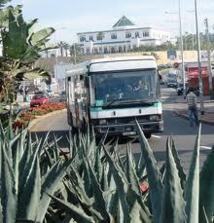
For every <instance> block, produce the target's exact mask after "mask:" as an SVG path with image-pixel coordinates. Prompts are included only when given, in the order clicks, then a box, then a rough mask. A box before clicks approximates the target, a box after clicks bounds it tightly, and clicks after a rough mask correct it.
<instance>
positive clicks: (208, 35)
mask: <svg viewBox="0 0 214 223" xmlns="http://www.w3.org/2000/svg"><path fill="white" fill-rule="evenodd" d="M204 23H205V28H206V37H207V59H208V60H207V62H208V65H207V66H208V73H209V93H210V98H211V99H212V97H213V92H212V91H213V83H212V66H211V58H210V57H211V52H210V33H209V25H208V19H207V18H206V19H205V20H204Z"/></svg>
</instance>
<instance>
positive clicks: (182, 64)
mask: <svg viewBox="0 0 214 223" xmlns="http://www.w3.org/2000/svg"><path fill="white" fill-rule="evenodd" d="M165 13H167V14H178V19H179V35H180V51H181V69H182V79H183V92H184V94H185V92H186V75H185V67H184V44H183V31H182V21H181V1H180V0H178V12H177V13H169V12H165Z"/></svg>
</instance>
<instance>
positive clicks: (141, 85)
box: [91, 69, 158, 106]
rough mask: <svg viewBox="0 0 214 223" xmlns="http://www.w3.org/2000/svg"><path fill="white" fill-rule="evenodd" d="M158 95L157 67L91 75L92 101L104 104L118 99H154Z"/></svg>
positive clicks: (100, 104) (95, 103)
mask: <svg viewBox="0 0 214 223" xmlns="http://www.w3.org/2000/svg"><path fill="white" fill-rule="evenodd" d="M157 97H158V89H157V71H156V70H155V69H149V70H142V71H131V72H117V73H113V72H112V73H100V74H98V73H96V74H92V75H91V103H92V105H96V106H102V105H105V104H109V103H111V102H114V101H117V102H121V101H129V102H131V101H136V100H144V101H154V100H156V99H157Z"/></svg>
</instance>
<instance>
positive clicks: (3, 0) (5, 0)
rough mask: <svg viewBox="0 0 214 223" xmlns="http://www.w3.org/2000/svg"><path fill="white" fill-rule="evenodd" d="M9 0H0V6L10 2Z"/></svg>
mask: <svg viewBox="0 0 214 223" xmlns="http://www.w3.org/2000/svg"><path fill="white" fill-rule="evenodd" d="M10 1H11V0H0V8H2V7H3V6H5V4H6V3H8V2H10Z"/></svg>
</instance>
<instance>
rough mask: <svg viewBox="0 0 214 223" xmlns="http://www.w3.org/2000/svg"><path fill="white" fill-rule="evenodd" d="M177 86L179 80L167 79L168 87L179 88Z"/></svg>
mask: <svg viewBox="0 0 214 223" xmlns="http://www.w3.org/2000/svg"><path fill="white" fill-rule="evenodd" d="M177 86H178V82H177V80H174V79H170V80H169V79H168V80H167V87H174V88H177Z"/></svg>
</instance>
